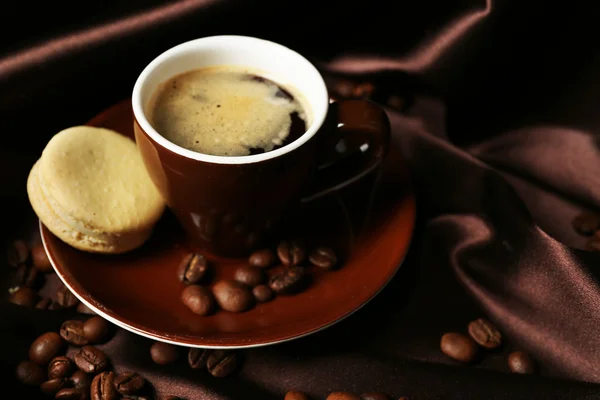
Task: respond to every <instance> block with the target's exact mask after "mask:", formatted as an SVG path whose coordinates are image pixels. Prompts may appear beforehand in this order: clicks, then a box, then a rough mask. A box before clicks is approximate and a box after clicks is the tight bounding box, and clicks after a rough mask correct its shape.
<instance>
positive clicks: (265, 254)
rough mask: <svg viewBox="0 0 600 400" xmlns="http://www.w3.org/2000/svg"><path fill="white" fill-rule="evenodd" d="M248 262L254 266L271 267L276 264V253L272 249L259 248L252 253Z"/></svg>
mask: <svg viewBox="0 0 600 400" xmlns="http://www.w3.org/2000/svg"><path fill="white" fill-rule="evenodd" d="M248 263H249V264H250V265H251V266H253V267H258V268H269V267H270V266H272V265H273V264H275V253H273V251H272V250H271V249H262V250H257V251H255V252H254V253H252V254H250V257H249V258H248Z"/></svg>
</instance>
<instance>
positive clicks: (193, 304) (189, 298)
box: [181, 285, 215, 315]
mask: <svg viewBox="0 0 600 400" xmlns="http://www.w3.org/2000/svg"><path fill="white" fill-rule="evenodd" d="M181 301H182V302H183V304H185V306H186V307H187V308H189V309H190V310H192V312H193V313H195V314H198V315H208V314H210V313H211V312H212V311H213V309H214V308H215V299H214V297H213V294H212V293H211V291H210V289H207V288H205V287H202V286H200V285H190V286H188V287H186V288H185V289H183V291H182V292H181Z"/></svg>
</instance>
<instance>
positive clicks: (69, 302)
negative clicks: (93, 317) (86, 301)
mask: <svg viewBox="0 0 600 400" xmlns="http://www.w3.org/2000/svg"><path fill="white" fill-rule="evenodd" d="M56 298H57V301H58V304H60V306H61V307H63V308H71V307H75V306H76V305H77V304H78V303H79V300H78V299H77V297H75V295H74V294H73V293H71V291H70V290H69V288H68V287H66V286H64V285H63V286H61V287H60V289H58V291H57V292H56Z"/></svg>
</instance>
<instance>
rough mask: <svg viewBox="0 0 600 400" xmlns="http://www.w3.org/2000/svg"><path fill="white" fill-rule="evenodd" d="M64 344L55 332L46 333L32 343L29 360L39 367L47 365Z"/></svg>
mask: <svg viewBox="0 0 600 400" xmlns="http://www.w3.org/2000/svg"><path fill="white" fill-rule="evenodd" d="M63 345H64V342H63V340H62V339H61V337H60V336H59V335H58V333H56V332H47V333H44V334H42V335H40V336H39V337H38V338H37V339H35V340H34V341H33V343H32V344H31V347H30V348H29V359H30V360H31V361H33V362H34V363H36V364H39V365H47V364H48V363H49V362H50V360H52V359H53V358H54V357H56V356H57V355H58V353H60V352H61V351H62V350H63V347H64V346H63Z"/></svg>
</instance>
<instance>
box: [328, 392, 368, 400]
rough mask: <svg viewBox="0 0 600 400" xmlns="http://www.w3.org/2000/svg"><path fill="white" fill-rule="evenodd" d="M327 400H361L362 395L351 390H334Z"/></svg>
mask: <svg viewBox="0 0 600 400" xmlns="http://www.w3.org/2000/svg"><path fill="white" fill-rule="evenodd" d="M326 400H360V397H359V396H357V395H355V394H354V393H350V392H333V393H331V394H330V395H329V396H327V399H326Z"/></svg>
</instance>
